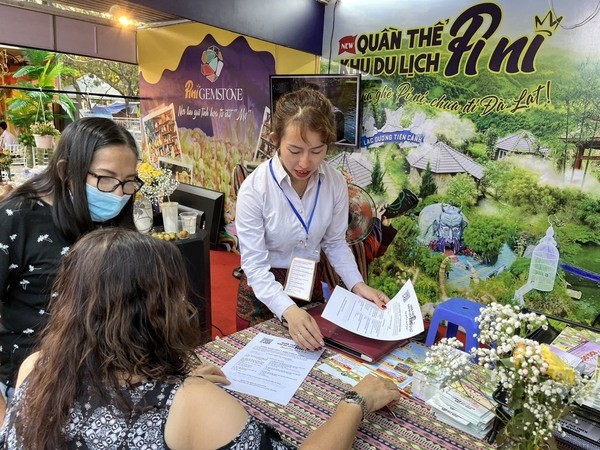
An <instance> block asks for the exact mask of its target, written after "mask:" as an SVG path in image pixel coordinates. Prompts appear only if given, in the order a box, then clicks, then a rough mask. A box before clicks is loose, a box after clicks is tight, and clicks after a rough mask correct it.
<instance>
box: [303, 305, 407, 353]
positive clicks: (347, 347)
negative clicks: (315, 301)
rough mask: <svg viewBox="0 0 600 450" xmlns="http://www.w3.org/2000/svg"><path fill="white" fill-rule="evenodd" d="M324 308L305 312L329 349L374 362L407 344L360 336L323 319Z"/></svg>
mask: <svg viewBox="0 0 600 450" xmlns="http://www.w3.org/2000/svg"><path fill="white" fill-rule="evenodd" d="M324 308H325V303H322V304H320V305H318V306H315V307H314V308H310V309H308V310H307V312H308V313H309V314H310V315H311V316H313V318H314V319H315V321H316V322H317V324H318V325H319V328H320V329H321V333H322V334H323V338H324V341H325V344H327V345H328V346H329V347H331V348H334V349H336V350H339V351H341V352H344V353H348V354H349V355H352V356H354V357H356V358H360V359H363V360H365V361H367V362H375V361H377V360H378V359H380V358H381V357H383V356H385V355H387V354H388V353H390V352H391V351H392V350H394V349H395V348H396V347H399V346H401V345H404V344H406V343H407V342H408V339H402V340H399V341H381V340H379V339H371V338H368V337H364V336H360V335H358V334H356V333H353V332H351V331H348V330H346V329H345V328H342V327H340V326H338V325H336V324H334V323H332V322H330V321H329V320H327V319H323V318H322V317H321V313H322V312H323V309H324Z"/></svg>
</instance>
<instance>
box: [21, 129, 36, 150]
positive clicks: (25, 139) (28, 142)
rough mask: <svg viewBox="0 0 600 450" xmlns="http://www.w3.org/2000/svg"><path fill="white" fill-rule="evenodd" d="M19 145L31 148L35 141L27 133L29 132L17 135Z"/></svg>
mask: <svg viewBox="0 0 600 450" xmlns="http://www.w3.org/2000/svg"><path fill="white" fill-rule="evenodd" d="M18 139H19V143H20V144H21V145H22V146H23V147H33V146H34V145H35V140H34V139H33V134H31V133H30V132H29V130H27V131H24V132H21V133H19V137H18Z"/></svg>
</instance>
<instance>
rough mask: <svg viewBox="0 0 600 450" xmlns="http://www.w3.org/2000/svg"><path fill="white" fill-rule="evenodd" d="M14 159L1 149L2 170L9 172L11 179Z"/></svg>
mask: <svg viewBox="0 0 600 450" xmlns="http://www.w3.org/2000/svg"><path fill="white" fill-rule="evenodd" d="M12 162H13V159H12V156H11V155H10V153H8V152H4V150H2V149H0V170H2V171H5V172H9V178H10V165H11V164H12Z"/></svg>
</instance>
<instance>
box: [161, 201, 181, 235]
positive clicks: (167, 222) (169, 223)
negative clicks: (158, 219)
mask: <svg viewBox="0 0 600 450" xmlns="http://www.w3.org/2000/svg"><path fill="white" fill-rule="evenodd" d="M178 208H179V204H178V203H177V202H164V203H163V204H162V205H161V210H162V216H163V225H164V228H165V231H166V232H167V233H177V232H178V231H179V230H178V229H177V210H178Z"/></svg>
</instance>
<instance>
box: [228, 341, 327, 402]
mask: <svg viewBox="0 0 600 450" xmlns="http://www.w3.org/2000/svg"><path fill="white" fill-rule="evenodd" d="M322 353H323V350H320V351H308V350H304V349H302V348H300V347H298V345H296V343H295V342H294V341H292V340H291V339H285V338H280V337H277V336H271V335H268V334H265V333H259V334H257V335H256V336H255V337H254V338H253V339H252V340H251V341H250V342H248V343H247V344H246V345H245V346H244V348H243V349H241V350H240V351H239V352H237V353H236V354H235V356H234V357H233V358H231V359H230V360H229V361H228V362H227V364H225V365H224V366H223V368H222V370H223V372H224V373H225V375H226V376H227V378H228V379H229V381H231V384H230V385H228V386H223V387H224V388H226V389H229V390H231V391H235V392H240V393H242V394H248V395H252V396H255V397H259V398H263V399H265V400H269V401H272V402H274V403H278V404H280V405H287V404H288V402H289V401H290V399H291V398H292V397H293V396H294V393H295V392H296V391H297V390H298V388H299V387H300V385H301V384H302V382H303V381H304V379H305V378H306V376H307V375H308V373H309V372H310V370H311V369H312V368H313V366H314V365H315V363H316V362H317V360H318V359H319V357H320V356H321V354H322Z"/></svg>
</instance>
